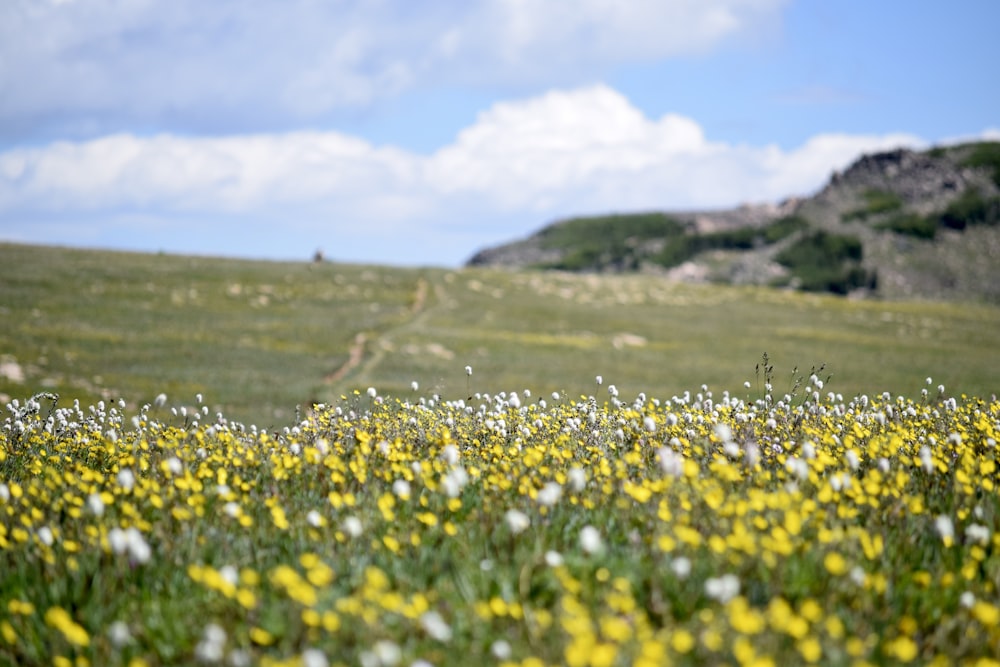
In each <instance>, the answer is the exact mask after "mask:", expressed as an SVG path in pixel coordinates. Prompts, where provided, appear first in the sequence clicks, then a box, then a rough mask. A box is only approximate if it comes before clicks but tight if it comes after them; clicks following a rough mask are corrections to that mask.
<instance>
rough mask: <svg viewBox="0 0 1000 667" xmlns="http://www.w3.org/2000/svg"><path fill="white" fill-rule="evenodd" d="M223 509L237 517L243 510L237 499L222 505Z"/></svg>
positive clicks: (231, 515)
mask: <svg viewBox="0 0 1000 667" xmlns="http://www.w3.org/2000/svg"><path fill="white" fill-rule="evenodd" d="M222 511H223V512H225V513H226V514H227V515H229V516H230V517H232V518H234V519H235V518H236V517H238V516H239V515H240V512H241V510H240V504H239V503H238V502H236V501H229V502H228V503H226V504H225V505H223V506H222Z"/></svg>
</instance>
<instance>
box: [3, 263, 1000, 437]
mask: <svg viewBox="0 0 1000 667" xmlns="http://www.w3.org/2000/svg"><path fill="white" fill-rule="evenodd" d="M422 281H423V284H424V287H421V282H422ZM236 286H239V290H238V292H237V289H236ZM421 291H422V292H423V293H424V296H423V297H422V298H421V299H420V303H415V301H416V300H417V298H418V294H419V293H420V292H421ZM265 297H266V299H265ZM415 305H416V306H418V307H417V308H415V307H414V306H415ZM0 309H2V312H0V315H2V318H0V350H2V352H0V355H2V359H0V362H2V360H3V359H6V360H8V361H13V362H15V363H16V364H17V365H18V366H19V367H20V369H21V370H22V371H23V373H24V376H25V377H24V378H23V381H22V382H15V381H14V380H13V379H11V378H8V377H0V393H3V394H6V395H7V396H9V397H10V398H23V397H25V396H28V395H31V394H33V393H35V392H36V391H41V390H47V391H53V392H56V393H58V394H60V396H61V403H60V404H61V405H68V404H70V403H72V401H73V400H74V399H79V400H80V401H81V402H83V403H84V404H88V403H92V402H95V401H97V400H102V399H103V400H117V399H118V398H125V399H126V400H127V401H129V403H130V404H131V405H132V406H139V405H142V404H143V403H148V402H152V400H153V398H155V397H156V395H157V394H159V393H160V392H165V393H167V394H168V395H169V396H170V397H171V399H172V400H174V401H178V402H187V403H188V404H193V401H194V396H195V394H198V393H201V394H203V395H204V397H205V400H206V403H208V405H209V406H210V407H211V411H212V413H213V414H214V412H216V411H222V412H224V413H225V414H226V415H227V416H229V417H230V418H231V419H238V420H244V421H248V422H250V421H252V422H254V423H257V424H258V425H259V426H262V427H271V426H275V425H279V424H284V423H287V422H288V421H289V420H290V419H291V418H292V417H293V414H294V411H295V408H296V406H301V407H302V408H303V410H304V409H306V408H308V406H310V405H311V404H312V403H313V402H316V401H320V402H330V401H333V400H336V399H337V398H338V397H339V396H340V395H342V394H347V393H349V392H351V391H353V390H355V389H360V390H361V391H364V389H365V388H366V387H368V386H375V387H377V388H378V389H379V391H382V392H390V393H392V394H395V395H399V396H403V397H405V396H408V395H410V392H411V389H410V383H411V381H417V382H418V383H419V385H420V386H421V391H425V390H426V391H433V392H437V393H439V394H441V395H442V396H444V397H447V398H455V397H462V398H464V397H466V396H467V395H468V394H469V393H470V391H472V392H475V391H477V390H485V389H487V388H495V387H504V388H507V389H508V390H510V389H524V388H528V389H531V390H532V391H535V392H537V393H544V394H547V393H550V392H553V391H558V392H564V393H565V394H566V395H569V396H578V395H580V394H584V393H588V392H590V391H592V390H593V387H594V384H593V383H594V375H595V374H597V373H600V374H603V375H604V377H605V378H606V380H605V381H606V382H609V383H616V384H617V385H618V387H619V388H620V389H621V390H622V391H623V392H632V393H634V392H638V391H645V392H647V394H649V395H656V396H661V397H667V398H668V397H670V396H672V395H674V394H680V393H682V392H684V391H686V390H695V389H697V387H699V386H700V385H701V384H702V383H709V384H711V385H712V386H713V387H714V388H716V389H717V390H723V389H728V390H731V391H736V390H738V389H739V388H741V387H742V384H743V382H744V381H745V380H748V379H752V375H753V367H752V361H753V360H755V359H757V358H758V357H759V356H760V354H761V353H762V352H763V351H768V352H770V353H771V355H772V356H773V357H774V358H775V359H776V360H777V361H778V362H779V364H780V366H782V367H785V368H788V369H791V368H792V367H795V366H798V367H800V368H807V367H809V366H811V365H814V364H816V365H818V364H820V363H824V362H825V363H827V365H828V367H829V368H830V369H832V370H833V372H834V380H833V383H832V385H831V388H832V389H834V390H835V391H839V392H842V393H844V394H845V395H848V394H853V393H857V392H877V391H882V390H884V389H896V390H899V391H901V392H905V390H906V388H907V387H910V388H913V390H914V391H916V390H917V389H918V387H917V385H918V383H919V381H920V380H921V379H922V378H923V377H925V376H928V375H930V376H933V377H934V378H935V379H936V381H940V382H943V383H945V384H946V385H947V386H949V387H958V386H961V387H962V389H963V391H967V392H970V393H976V394H980V395H990V394H992V393H997V392H998V390H1000V385H998V382H997V376H996V373H995V372H994V369H996V368H1000V309H997V308H994V307H989V306H983V305H973V304H949V303H934V302H926V303H920V302H915V303H906V302H878V301H853V300H844V299H841V298H836V297H832V296H831V297H828V296H820V295H808V294H797V293H793V292H787V291H777V290H773V289H765V288H736V287H723V286H700V285H685V284H676V283H670V282H667V281H665V280H664V279H662V278H658V277H655V276H642V275H629V276H595V275H577V274H567V273H558V272H507V271H491V270H479V269H477V270H471V269H470V270H461V271H449V270H444V269H396V268H392V269H390V268H377V267H362V266H344V265H333V264H318V265H317V264H308V263H298V264H296V263H269V262H251V261H239V260H228V259H227V260H223V259H213V258H190V257H172V256H163V255H134V254H122V253H105V252H96V251H81V250H65V249H56V248H38V247H30V246H12V245H0ZM359 334H363V335H364V339H363V344H362V345H360V346H357V340H358V335H359ZM356 346H357V347H359V350H358V351H359V352H360V357H359V358H358V359H357V361H358V363H357V364H356V365H353V366H350V367H349V368H348V372H346V374H343V375H341V376H339V377H337V378H336V379H333V378H332V376H333V374H334V372H335V371H336V370H337V369H338V368H341V367H342V366H343V365H344V364H345V363H346V362H347V361H348V359H349V356H350V353H351V349H352V347H356ZM466 365H470V366H472V367H473V369H474V372H473V375H472V376H471V377H468V378H467V377H466V375H465V372H464V370H463V369H464V367H465V366H466Z"/></svg>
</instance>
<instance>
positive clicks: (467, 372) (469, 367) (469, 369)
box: [465, 366, 472, 375]
mask: <svg viewBox="0 0 1000 667" xmlns="http://www.w3.org/2000/svg"><path fill="white" fill-rule="evenodd" d="M465 374H466V375H472V366H466V367H465Z"/></svg>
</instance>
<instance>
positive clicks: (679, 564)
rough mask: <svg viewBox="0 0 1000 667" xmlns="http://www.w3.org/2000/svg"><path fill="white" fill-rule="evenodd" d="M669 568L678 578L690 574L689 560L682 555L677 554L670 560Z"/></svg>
mask: <svg viewBox="0 0 1000 667" xmlns="http://www.w3.org/2000/svg"><path fill="white" fill-rule="evenodd" d="M670 569H671V570H673V571H674V574H675V575H677V578H678V579H687V577H688V575H689V574H691V561H690V560H688V559H687V558H686V557H684V556H679V557H677V558H675V559H673V560H672V561H670Z"/></svg>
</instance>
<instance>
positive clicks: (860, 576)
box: [848, 565, 868, 586]
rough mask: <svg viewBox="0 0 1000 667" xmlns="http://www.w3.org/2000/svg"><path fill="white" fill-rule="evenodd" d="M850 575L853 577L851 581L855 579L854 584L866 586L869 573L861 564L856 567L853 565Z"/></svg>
mask: <svg viewBox="0 0 1000 667" xmlns="http://www.w3.org/2000/svg"><path fill="white" fill-rule="evenodd" d="M848 576H850V577H851V581H853V582H854V584H855V585H857V586H864V585H865V580H866V579H867V578H868V575H867V574H865V571H864V570H863V569H862V568H861V566H860V565H855V566H854V567H852V568H851V571H850V573H849V574H848Z"/></svg>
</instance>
